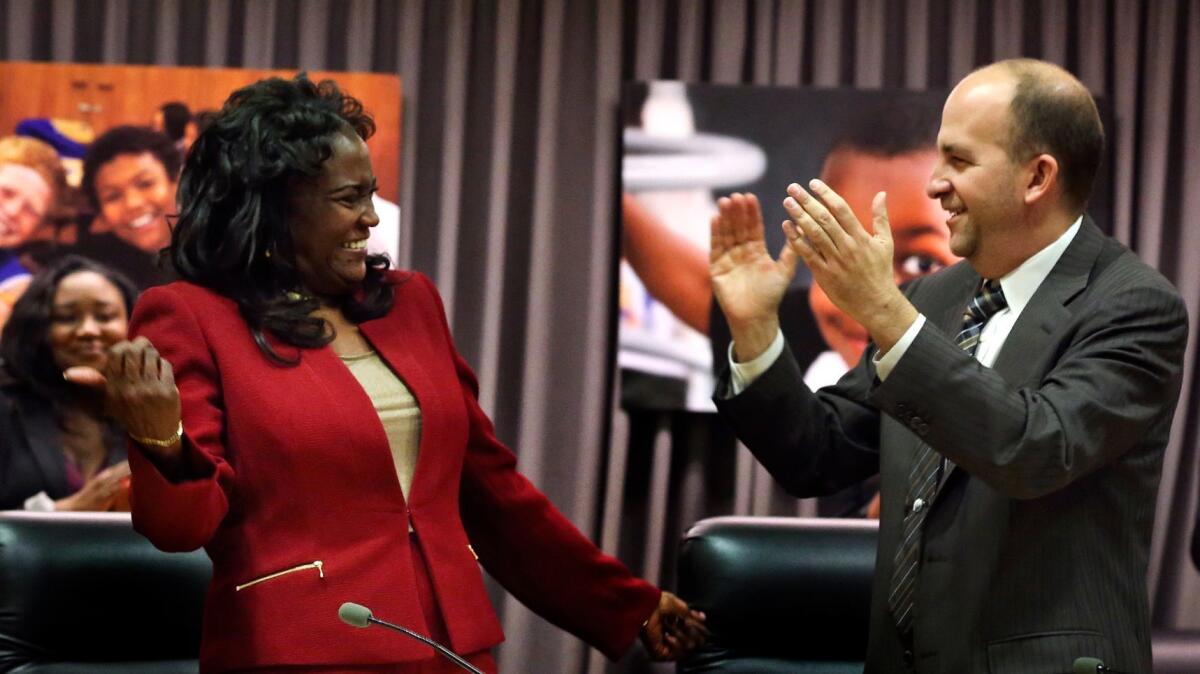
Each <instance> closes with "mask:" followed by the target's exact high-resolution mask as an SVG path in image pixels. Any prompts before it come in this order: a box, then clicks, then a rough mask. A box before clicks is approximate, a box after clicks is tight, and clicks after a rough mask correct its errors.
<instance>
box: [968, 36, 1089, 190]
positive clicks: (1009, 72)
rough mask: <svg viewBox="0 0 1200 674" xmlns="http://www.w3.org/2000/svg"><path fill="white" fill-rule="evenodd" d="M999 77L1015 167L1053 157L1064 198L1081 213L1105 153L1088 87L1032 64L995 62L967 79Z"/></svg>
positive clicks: (1049, 66) (1062, 72)
mask: <svg viewBox="0 0 1200 674" xmlns="http://www.w3.org/2000/svg"><path fill="white" fill-rule="evenodd" d="M998 75H999V76H1004V77H1005V78H1006V79H1008V80H1010V81H1011V83H1012V101H1011V103H1010V105H1009V114H1010V122H1011V123H1010V133H1009V138H1008V154H1009V156H1010V157H1012V159H1013V161H1016V162H1024V161H1027V160H1029V159H1031V158H1032V157H1034V156H1036V155H1039V154H1048V155H1051V156H1052V157H1054V158H1055V160H1057V161H1058V165H1059V175H1060V176H1061V178H1060V180H1061V183H1062V186H1063V196H1064V198H1065V199H1066V200H1067V201H1068V202H1069V204H1070V205H1071V206H1073V207H1075V208H1077V209H1078V210H1083V207H1084V206H1085V205H1086V204H1087V200H1088V197H1090V196H1091V194H1092V186H1093V184H1094V183H1095V180H1096V173H1097V171H1098V170H1099V168H1100V161H1101V157H1102V156H1103V154H1104V127H1103V125H1101V123H1100V113H1099V112H1098V111H1097V110H1096V102H1095V100H1093V99H1092V95H1091V94H1090V93H1089V92H1088V90H1087V87H1085V86H1083V83H1082V82H1080V81H1079V80H1078V79H1076V78H1075V76H1074V75H1072V74H1071V73H1069V72H1067V71H1066V70H1064V69H1062V68H1060V67H1058V66H1056V65H1054V64H1052V63H1046V62H1045V61H1038V60H1035V59H1009V60H1006V61H999V62H997V63H993V64H991V65H988V66H984V67H983V68H980V69H979V70H976V71H975V72H974V73H972V74H971V75H969V76H968V78H967V79H970V78H990V77H995V76H998ZM965 81H966V80H964V82H965Z"/></svg>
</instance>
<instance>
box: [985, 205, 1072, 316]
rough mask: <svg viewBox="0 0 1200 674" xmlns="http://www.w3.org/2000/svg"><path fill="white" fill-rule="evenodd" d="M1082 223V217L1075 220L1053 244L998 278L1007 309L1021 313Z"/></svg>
mask: <svg viewBox="0 0 1200 674" xmlns="http://www.w3.org/2000/svg"><path fill="white" fill-rule="evenodd" d="M1082 223H1083V216H1082V215H1081V216H1079V217H1078V218H1075V222H1073V223H1071V226H1070V227H1068V228H1067V231H1065V232H1063V233H1062V236H1060V237H1058V238H1057V239H1056V240H1055V241H1054V243H1051V244H1050V245H1048V246H1046V247H1045V248H1043V249H1041V250H1039V251H1038V252H1036V253H1034V254H1033V255H1031V256H1030V257H1029V259H1027V260H1025V261H1024V262H1022V263H1021V266H1019V267H1017V268H1016V269H1014V270H1012V271H1010V272H1008V273H1007V274H1005V275H1004V276H1002V277H1000V287H1001V288H1002V289H1003V290H1004V299H1005V301H1006V302H1007V303H1008V308H1009V310H1010V311H1012V312H1013V313H1014V314H1019V313H1021V310H1022V309H1024V308H1025V305H1026V304H1029V300H1030V299H1032V298H1033V294H1034V293H1035V292H1037V289H1038V287H1039V286H1041V285H1042V281H1045V280H1046V277H1047V276H1049V275H1050V272H1051V270H1053V269H1054V265H1056V264H1058V260H1059V258H1061V257H1062V254H1063V253H1065V252H1066V250H1067V246H1069V245H1071V241H1073V240H1074V239H1075V235H1076V234H1077V233H1078V232H1079V227H1080V225H1081V224H1082Z"/></svg>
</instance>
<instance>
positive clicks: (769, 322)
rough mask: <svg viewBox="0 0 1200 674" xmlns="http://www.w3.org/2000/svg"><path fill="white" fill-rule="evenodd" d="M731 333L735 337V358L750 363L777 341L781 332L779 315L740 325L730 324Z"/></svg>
mask: <svg viewBox="0 0 1200 674" xmlns="http://www.w3.org/2000/svg"><path fill="white" fill-rule="evenodd" d="M729 334H730V337H732V338H733V357H734V360H736V361H737V362H739V363H748V362H750V361H752V360H754V359H755V358H757V357H759V356H761V355H762V354H763V352H764V351H766V350H767V348H768V347H770V346H771V343H772V342H774V341H775V335H777V334H779V317H778V316H772V317H771V318H769V319H764V320H761V321H754V322H751V323H746V324H742V325H738V326H734V325H733V324H730V326H729Z"/></svg>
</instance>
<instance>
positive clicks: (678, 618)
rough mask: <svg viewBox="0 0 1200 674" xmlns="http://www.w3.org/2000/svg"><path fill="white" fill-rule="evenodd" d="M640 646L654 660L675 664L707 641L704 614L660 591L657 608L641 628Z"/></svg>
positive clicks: (677, 598)
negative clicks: (672, 661)
mask: <svg viewBox="0 0 1200 674" xmlns="http://www.w3.org/2000/svg"><path fill="white" fill-rule="evenodd" d="M641 638H642V645H644V646H645V647H646V651H647V652H649V653H650V657H651V658H652V659H654V660H678V659H680V658H682V657H684V656H685V655H687V654H689V653H691V652H692V651H694V650H696V649H697V648H699V647H700V646H703V645H704V643H705V642H706V641H708V628H707V627H705V626H704V614H703V613H701V612H699V611H693V610H691V609H690V608H688V605H687V603H686V602H684V601H683V600H682V599H680V598H679V597H676V596H675V595H673V594H671V593H670V592H667V591H665V590H664V591H663V593H662V597H661V598H659V600H658V607H657V608H655V609H654V613H651V614H650V618H649V619H648V620H646V624H645V625H643V626H642V632H641Z"/></svg>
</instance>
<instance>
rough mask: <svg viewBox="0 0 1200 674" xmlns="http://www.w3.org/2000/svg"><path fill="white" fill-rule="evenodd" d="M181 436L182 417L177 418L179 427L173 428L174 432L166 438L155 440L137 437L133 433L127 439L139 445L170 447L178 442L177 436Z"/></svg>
mask: <svg viewBox="0 0 1200 674" xmlns="http://www.w3.org/2000/svg"><path fill="white" fill-rule="evenodd" d="M181 437H183V419H180V420H179V428H176V429H175V434H174V435H172V436H171V437H169V438H167V439H166V440H156V439H154V438H139V437H138V436H136V435H134V434H133V433H130V434H129V439H130V440H133V441H134V442H136V443H138V444H139V445H153V446H154V447H170V446H171V445H174V444H175V443H177V442H179V438H181Z"/></svg>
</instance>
